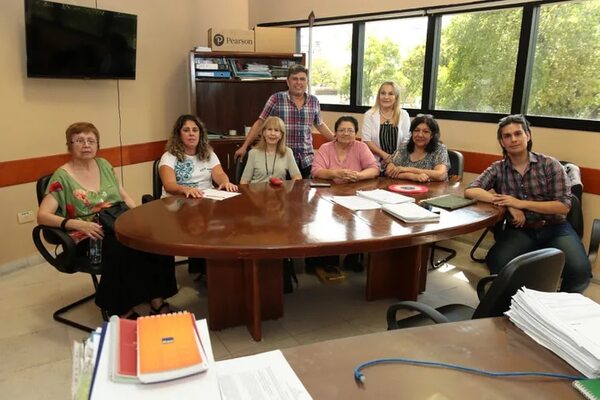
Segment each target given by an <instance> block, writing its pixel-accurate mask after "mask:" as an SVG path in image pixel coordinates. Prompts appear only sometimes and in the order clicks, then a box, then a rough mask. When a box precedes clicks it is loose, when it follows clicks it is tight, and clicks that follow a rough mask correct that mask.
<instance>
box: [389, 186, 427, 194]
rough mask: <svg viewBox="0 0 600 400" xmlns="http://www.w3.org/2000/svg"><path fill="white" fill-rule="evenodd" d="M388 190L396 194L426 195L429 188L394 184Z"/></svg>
mask: <svg viewBox="0 0 600 400" xmlns="http://www.w3.org/2000/svg"><path fill="white" fill-rule="evenodd" d="M388 189H389V190H391V191H392V192H397V193H427V192H429V188H428V187H427V186H423V185H401V184H395V185H390V186H388Z"/></svg>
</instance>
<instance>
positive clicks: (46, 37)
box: [25, 0, 137, 79]
mask: <svg viewBox="0 0 600 400" xmlns="http://www.w3.org/2000/svg"><path fill="white" fill-rule="evenodd" d="M25 36H26V40H25V42H26V46H27V76H28V77H31V78H90V79H135V55H136V38H137V16H135V15H131V14H123V13H118V12H113V11H106V10H98V9H95V8H88V7H80V6H73V5H69V4H61V3H54V2H50V1H40V0H25Z"/></svg>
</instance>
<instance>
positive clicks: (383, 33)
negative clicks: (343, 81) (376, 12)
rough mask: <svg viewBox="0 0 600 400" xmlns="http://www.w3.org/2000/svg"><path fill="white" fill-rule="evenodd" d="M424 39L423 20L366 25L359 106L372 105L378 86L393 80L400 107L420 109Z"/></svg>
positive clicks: (424, 24)
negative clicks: (397, 89)
mask: <svg viewBox="0 0 600 400" xmlns="http://www.w3.org/2000/svg"><path fill="white" fill-rule="evenodd" d="M426 40H427V18H426V17H418V18H404V19H394V20H386V21H375V22H367V23H365V46H364V48H365V51H364V56H363V57H364V58H363V71H359V74H360V73H361V72H362V85H361V87H362V92H361V93H362V95H361V96H360V98H359V101H360V105H363V106H371V105H373V104H374V103H375V96H376V95H377V90H378V89H379V86H380V85H381V83H382V82H385V81H395V82H396V83H398V84H399V85H400V87H401V88H402V91H401V94H400V100H401V101H402V107H403V108H404V107H407V108H417V109H418V108H421V94H422V92H423V67H424V61H425V42H426ZM348 81H349V78H348Z"/></svg>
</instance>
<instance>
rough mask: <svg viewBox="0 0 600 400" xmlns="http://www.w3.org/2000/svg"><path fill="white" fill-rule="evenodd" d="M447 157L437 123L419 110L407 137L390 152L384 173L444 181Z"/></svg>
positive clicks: (446, 177)
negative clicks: (389, 158) (405, 142)
mask: <svg viewBox="0 0 600 400" xmlns="http://www.w3.org/2000/svg"><path fill="white" fill-rule="evenodd" d="M449 169H450V161H449V159H448V149H447V148H446V146H445V145H443V144H442V143H440V127H439V125H438V123H437V121H436V120H435V119H434V118H433V117H432V116H431V115H423V114H419V115H417V116H416V117H415V119H413V121H412V123H411V124H410V139H409V140H408V143H407V144H406V145H404V146H401V147H399V148H398V150H396V151H395V152H394V154H392V157H391V160H390V163H389V164H388V165H387V167H386V169H385V175H386V176H389V177H390V178H397V179H407V180H410V181H416V182H429V181H445V180H446V179H448V170H449Z"/></svg>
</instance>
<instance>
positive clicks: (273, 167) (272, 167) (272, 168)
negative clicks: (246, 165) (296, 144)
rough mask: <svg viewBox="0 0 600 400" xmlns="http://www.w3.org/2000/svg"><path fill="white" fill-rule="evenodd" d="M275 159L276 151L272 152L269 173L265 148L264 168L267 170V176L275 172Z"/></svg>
mask: <svg viewBox="0 0 600 400" xmlns="http://www.w3.org/2000/svg"><path fill="white" fill-rule="evenodd" d="M276 159H277V151H275V154H273V165H272V166H271V173H270V174H269V168H268V167H267V151H266V150H265V170H266V171H267V176H268V177H269V178H270V177H271V175H273V174H274V173H275V160H276Z"/></svg>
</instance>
